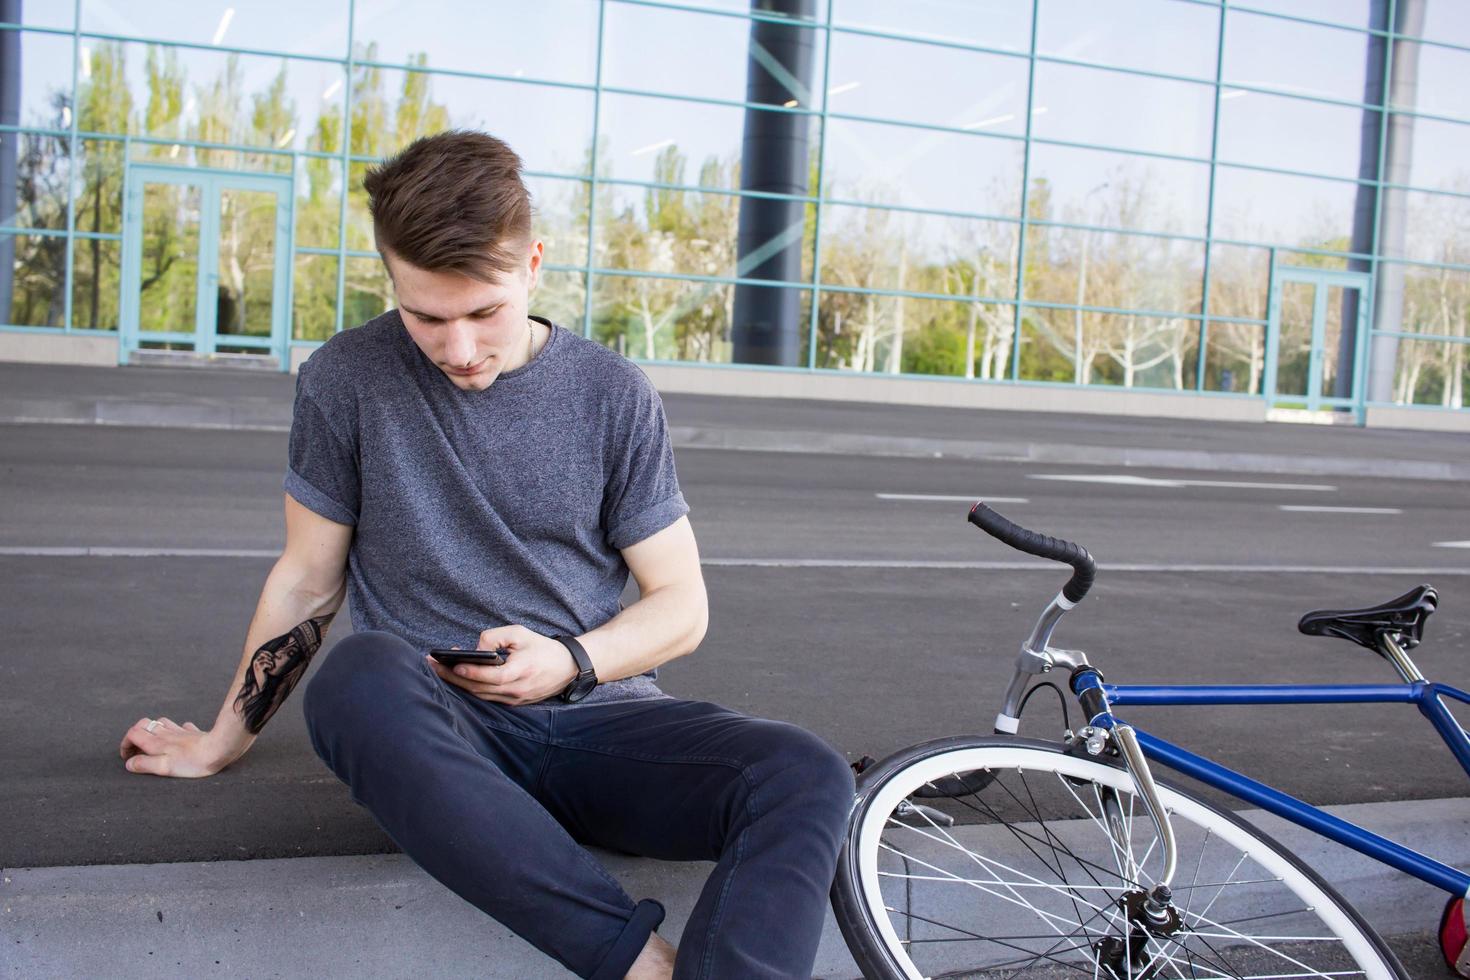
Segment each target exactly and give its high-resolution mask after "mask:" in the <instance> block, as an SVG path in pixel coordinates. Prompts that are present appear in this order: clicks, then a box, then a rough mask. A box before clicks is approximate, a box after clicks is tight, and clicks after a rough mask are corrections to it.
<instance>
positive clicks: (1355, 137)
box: [1219, 88, 1378, 178]
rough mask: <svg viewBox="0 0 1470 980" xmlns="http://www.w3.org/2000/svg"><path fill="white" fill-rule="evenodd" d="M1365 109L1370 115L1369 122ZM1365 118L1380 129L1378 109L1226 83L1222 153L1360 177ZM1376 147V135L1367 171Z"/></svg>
mask: <svg viewBox="0 0 1470 980" xmlns="http://www.w3.org/2000/svg"><path fill="white" fill-rule="evenodd" d="M1365 115H1367V116H1369V117H1371V118H1370V119H1369V120H1367V121H1366V123H1365ZM1365 124H1367V125H1371V126H1373V127H1374V129H1375V132H1376V130H1377V127H1378V113H1377V112H1376V111H1373V110H1364V109H1353V108H1349V107H1347V106H1338V105H1327V104H1325V103H1322V102H1308V101H1306V100H1304V99H1293V98H1288V97H1285V96H1278V95H1263V94H1262V93H1260V92H1248V91H1246V90H1245V89H1230V88H1226V89H1224V90H1223V91H1221V93H1220V144H1219V147H1220V148H1219V155H1220V159H1221V160H1228V161H1230V162H1231V163H1253V164H1257V165H1259V166H1262V167H1280V168H1281V169H1283V170H1307V171H1311V172H1314V173H1320V174H1327V175H1329V176H1333V177H1352V178H1357V177H1358V176H1359V175H1360V172H1361V171H1360V168H1361V167H1362V164H1363V162H1364V161H1362V159H1361V156H1362V137H1363V126H1364V125H1365ZM1377 148H1378V140H1377V139H1376V137H1375V138H1374V139H1373V141H1372V143H1371V144H1370V147H1369V149H1370V152H1372V154H1373V156H1372V158H1371V159H1369V160H1368V161H1366V162H1367V165H1368V169H1367V171H1366V172H1362V175H1363V176H1367V177H1370V178H1371V177H1372V175H1373V173H1374V172H1375V171H1376V170H1377V168H1378V154H1377Z"/></svg>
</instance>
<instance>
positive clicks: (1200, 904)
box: [832, 502, 1470, 980]
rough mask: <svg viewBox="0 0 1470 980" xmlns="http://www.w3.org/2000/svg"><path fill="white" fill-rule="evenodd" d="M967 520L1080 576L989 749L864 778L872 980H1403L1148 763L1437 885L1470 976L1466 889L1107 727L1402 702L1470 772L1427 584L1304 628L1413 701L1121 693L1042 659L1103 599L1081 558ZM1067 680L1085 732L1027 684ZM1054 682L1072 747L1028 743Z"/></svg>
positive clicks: (1460, 695)
mask: <svg viewBox="0 0 1470 980" xmlns="http://www.w3.org/2000/svg"><path fill="white" fill-rule="evenodd" d="M969 520H970V522H971V523H973V524H975V525H976V526H977V527H979V528H981V529H982V530H984V531H985V532H987V533H988V534H990V535H991V536H993V537H995V538H997V539H998V540H1000V541H1002V542H1004V543H1005V544H1008V545H1010V546H1011V547H1013V548H1016V549H1018V550H1020V551H1023V552H1026V553H1028V554H1032V555H1036V556H1038V557H1042V558H1050V559H1053V560H1057V561H1061V562H1065V563H1067V564H1069V565H1071V566H1072V568H1073V574H1072V577H1071V579H1070V580H1069V581H1068V582H1067V584H1066V585H1065V586H1064V587H1063V589H1062V591H1061V592H1060V593H1059V594H1058V595H1057V596H1056V598H1054V599H1053V600H1052V601H1051V602H1050V603H1049V604H1048V605H1047V607H1046V609H1045V610H1044V611H1043V612H1042V614H1041V616H1040V618H1039V619H1038V620H1037V622H1036V626H1035V628H1034V629H1033V630H1032V631H1031V634H1030V636H1029V637H1028V638H1027V639H1026V641H1025V642H1024V643H1023V644H1022V645H1021V651H1020V654H1019V656H1018V657H1017V660H1016V665H1015V669H1014V671H1013V672H1012V675H1011V680H1010V684H1009V685H1008V687H1007V689H1006V693H1005V700H1004V705H1003V707H1002V709H1001V711H1000V713H999V715H998V716H997V718H996V722H995V734H994V735H991V736H985V735H972V736H957V737H950V738H942V739H936V740H933V741H928V742H923V743H920V744H918V745H914V746H911V747H909V748H907V749H903V750H900V751H899V752H897V753H895V754H894V755H892V756H890V757H889V758H887V759H885V760H883V761H882V762H880V763H876V764H873V765H871V766H869V767H868V768H866V769H864V770H862V772H861V773H860V774H859V777H858V786H857V796H856V798H855V801H854V806H853V811H852V815H851V817H850V820H849V826H848V832H847V839H846V843H845V845H844V847H843V850H842V853H841V856H840V858H839V861H838V868H837V876H836V880H835V881H834V883H833V887H832V903H833V908H834V911H835V912H836V918H837V922H838V925H839V926H840V927H841V929H842V933H843V936H844V938H845V939H846V940H847V944H848V947H849V949H850V950H851V952H852V954H853V956H854V958H855V959H856V960H857V962H858V964H859V966H860V967H862V969H863V973H864V976H866V977H869V978H890V977H905V978H918V977H935V976H966V977H969V976H988V975H992V974H993V975H997V976H1008V977H1009V976H1025V977H1032V976H1053V975H1055V976H1068V977H1093V978H1107V980H1143V978H1149V977H1211V978H1216V977H1236V978H1242V977H1272V978H1275V977H1325V976H1331V977H1354V976H1365V977H1369V978H1374V980H1377V978H1402V977H1406V976H1407V974H1406V973H1405V972H1404V970H1403V967H1402V966H1401V965H1400V964H1399V962H1398V960H1397V959H1396V958H1395V956H1394V954H1393V952H1392V951H1391V950H1390V949H1389V948H1388V946H1387V945H1385V943H1384V942H1383V940H1382V938H1381V937H1380V936H1379V935H1378V934H1377V933H1376V932H1375V931H1374V929H1373V927H1372V926H1371V925H1369V924H1368V923H1367V922H1366V921H1365V920H1364V919H1363V918H1362V916H1360V915H1359V914H1358V913H1357V911H1355V910H1354V909H1353V908H1352V907H1351V906H1350V905H1349V904H1348V902H1347V901H1346V900H1344V899H1343V898H1342V897H1341V896H1340V895H1339V894H1338V893H1337V892H1336V891H1335V890H1334V889H1333V888H1332V887H1331V886H1330V885H1329V884H1328V883H1327V882H1326V881H1324V880H1323V879H1322V878H1321V876H1320V875H1318V874H1317V873H1316V872H1315V871H1314V870H1312V869H1311V868H1310V867H1308V866H1306V865H1305V864H1304V863H1303V862H1302V861H1300V860H1299V859H1298V858H1296V857H1295V856H1294V855H1292V854H1291V853H1290V852H1288V851H1287V850H1286V849H1285V848H1283V847H1282V846H1281V845H1280V844H1278V843H1276V842H1275V841H1274V840H1272V839H1271V838H1270V837H1269V836H1267V835H1266V834H1265V833H1263V832H1262V831H1260V830H1259V829H1257V828H1256V827H1254V826H1252V825H1251V824H1250V823H1248V822H1247V821H1245V820H1244V819H1242V818H1241V817H1239V816H1238V815H1236V814H1235V813H1233V812H1231V811H1229V810H1226V809H1223V808H1221V807H1217V806H1215V805H1213V804H1211V803H1209V802H1207V801H1205V800H1203V799H1201V798H1200V797H1199V796H1197V795H1195V794H1194V793H1192V792H1190V791H1189V790H1186V789H1183V788H1181V787H1179V786H1175V785H1172V784H1170V783H1168V782H1165V781H1161V780H1156V779H1155V778H1154V776H1153V774H1152V771H1151V768H1150V767H1151V765H1162V766H1165V767H1168V768H1170V769H1173V770H1175V771H1176V772H1179V773H1181V774H1184V775H1187V776H1190V777H1192V778H1194V779H1196V780H1199V781H1200V782H1203V783H1204V784H1206V785H1208V786H1211V787H1214V788H1216V789H1218V790H1222V791H1224V792H1226V793H1228V794H1230V795H1232V796H1234V797H1236V798H1238V799H1240V800H1242V801H1245V802H1247V803H1250V804H1253V805H1255V806H1258V807H1260V808H1262V809H1264V810H1266V811H1268V812H1270V813H1274V814H1276V815H1278V816H1280V817H1283V818H1285V819H1286V820H1288V821H1291V822H1292V823H1295V824H1298V825H1300V826H1302V827H1306V828H1308V829H1310V830H1313V831H1315V832H1317V833H1319V834H1321V835H1323V836H1325V837H1328V838H1330V839H1332V840H1335V841H1337V842H1339V843H1341V844H1344V845H1346V846H1348V847H1350V848H1353V849H1354V850H1357V851H1359V852H1361V853H1363V854H1366V855H1368V856H1369V857H1371V858H1374V859H1376V860H1378V861H1380V862H1382V863H1384V864H1386V865H1389V866H1391V867H1393V868H1396V869H1398V870H1400V871H1403V872H1406V873H1408V874H1410V875H1413V876H1415V877H1417V878H1419V879H1421V880H1423V881H1426V882H1429V883H1430V884H1432V885H1435V886H1437V887H1439V888H1442V889H1443V890H1445V891H1446V892H1447V893H1448V894H1449V896H1450V897H1449V901H1448V902H1447V904H1446V907H1445V914H1444V917H1443V919H1442V920H1441V926H1440V930H1441V931H1440V937H1441V946H1442V950H1443V951H1444V953H1445V956H1446V959H1447V961H1448V962H1449V963H1450V965H1451V967H1452V968H1454V969H1456V970H1457V971H1458V972H1460V975H1462V976H1470V950H1467V948H1466V946H1465V942H1464V934H1465V926H1466V920H1465V914H1466V910H1465V902H1464V899H1465V896H1466V894H1467V889H1470V875H1467V874H1465V873H1464V872H1462V871H1459V870H1457V869H1455V868H1453V867H1451V866H1449V865H1447V864H1444V863H1442V862H1439V861H1436V860H1433V859H1432V858H1429V857H1425V856H1424V855H1421V854H1419V853H1417V852H1415V851H1413V850H1411V849H1409V848H1407V847H1405V846H1403V845H1401V844H1398V843H1395V842H1393V841H1391V840H1388V839H1386V838H1384V837H1381V836H1379V835H1377V834H1374V833H1371V832H1369V831H1367V830H1364V829H1362V828H1360V827H1358V826H1356V825H1354V824H1351V823H1349V822H1347V821H1344V820H1342V819H1340V818H1339V817H1337V816H1335V815H1333V814H1329V813H1326V812H1324V811H1322V810H1319V809H1318V808H1316V807H1314V806H1311V805H1309V804H1307V803H1304V802H1302V801H1300V800H1297V799H1295V798H1293V797H1291V796H1288V795H1286V794H1284V793H1281V792H1279V791H1277V790H1275V789H1272V788H1271V787H1270V786H1267V785H1266V784H1264V783H1261V782H1258V781H1256V780H1254V779H1251V778H1249V777H1246V776H1243V775H1241V774H1239V773H1237V772H1234V771H1232V770H1229V769H1226V768H1225V767H1223V766H1220V765H1218V764H1216V763H1214V762H1211V761H1210V760H1209V759H1207V758H1204V757H1203V756H1200V755H1196V754H1194V753H1192V752H1189V751H1187V750H1185V749H1183V748H1180V747H1178V746H1176V745H1174V744H1172V743H1170V742H1168V741H1165V740H1164V739H1162V738H1158V737H1155V736H1153V735H1150V734H1148V733H1147V732H1145V731H1142V730H1140V729H1137V728H1135V727H1134V726H1132V725H1130V724H1128V723H1126V722H1125V721H1123V720H1122V719H1120V718H1118V717H1117V716H1115V715H1114V714H1113V708H1114V707H1117V706H1122V705H1165V704H1172V705H1222V704H1345V705H1351V704H1360V703H1370V702H1373V703H1381V702H1399V703H1410V704H1414V705H1417V706H1418V708H1419V710H1420V712H1421V713H1423V714H1424V715H1425V716H1426V717H1427V718H1428V719H1429V720H1430V722H1431V723H1432V724H1433V726H1434V728H1435V730H1436V731H1437V732H1438V733H1439V735H1440V737H1441V738H1442V739H1443V740H1444V742H1445V744H1446V745H1448V746H1449V747H1450V749H1451V751H1452V752H1453V753H1454V755H1455V757H1456V759H1457V760H1458V761H1459V762H1460V764H1461V766H1462V767H1464V769H1465V771H1466V773H1467V775H1470V733H1467V732H1466V730H1465V729H1464V728H1463V727H1461V725H1460V724H1459V723H1458V722H1457V721H1456V720H1455V718H1454V716H1453V715H1451V713H1450V710H1449V708H1448V707H1447V704H1446V702H1448V701H1456V702H1460V703H1470V694H1467V693H1466V692H1464V691H1460V690H1457V689H1455V688H1453V687H1450V686H1448V685H1444V684H1436V683H1431V682H1429V681H1427V680H1425V678H1424V676H1423V675H1422V674H1421V673H1420V672H1419V669H1418V668H1417V667H1416V666H1415V665H1414V663H1413V661H1412V660H1410V658H1409V656H1408V653H1407V651H1408V650H1409V649H1412V648H1413V647H1415V646H1417V645H1418V643H1419V642H1420V639H1421V638H1422V634H1423V629H1424V623H1425V620H1426V619H1428V617H1429V615H1430V614H1431V613H1433V611H1434V609H1435V606H1436V604H1437V602H1438V595H1437V593H1436V592H1435V591H1434V589H1433V588H1432V587H1430V586H1428V585H1424V586H1420V587H1419V588H1417V589H1414V590H1413V591H1411V592H1409V593H1406V594H1405V595H1402V596H1399V597H1398V598H1396V599H1393V600H1391V601H1389V602H1386V603H1383V604H1381V605H1378V606H1372V607H1368V608H1365V609H1353V610H1338V611H1333V610H1322V611H1317V612H1311V613H1308V614H1307V615H1305V616H1303V617H1302V619H1301V622H1300V623H1299V628H1300V629H1301V631H1302V632H1304V633H1308V634H1314V635H1322V636H1338V637H1343V638H1346V639H1350V640H1352V641H1353V642H1355V643H1358V644H1359V645H1362V646H1365V647H1368V648H1369V649H1371V650H1373V651H1374V652H1376V653H1378V654H1379V655H1380V656H1382V657H1384V659H1386V660H1387V661H1388V662H1389V663H1390V664H1391V665H1392V666H1393V667H1394V669H1395V670H1396V671H1397V673H1398V674H1399V676H1400V677H1401V678H1402V683H1399V684H1385V685H1361V684H1356V685H1258V684H1249V685H1226V686H1157V685H1152V686H1151V685H1124V684H1110V683H1106V682H1104V680H1103V677H1102V673H1101V672H1100V671H1099V670H1098V669H1097V667H1095V666H1093V665H1091V664H1090V663H1089V662H1088V660H1087V657H1086V655H1085V654H1084V653H1082V652H1081V651H1078V650H1064V649H1058V648H1054V647H1052V646H1051V643H1050V641H1051V637H1052V634H1053V632H1054V631H1055V629H1056V628H1057V625H1058V623H1059V622H1060V621H1061V619H1062V617H1063V616H1064V615H1065V614H1066V613H1067V612H1068V611H1070V610H1071V609H1073V608H1074V607H1075V606H1076V605H1077V604H1078V603H1079V602H1081V601H1082V599H1083V597H1084V596H1085V595H1086V594H1087V591H1088V589H1089V588H1090V587H1091V586H1092V583H1093V579H1094V575H1095V570H1096V569H1095V564H1094V562H1093V559H1092V557H1091V555H1089V554H1088V552H1087V551H1086V549H1084V548H1081V547H1079V546H1078V545H1076V544H1073V543H1070V542H1067V541H1059V540H1057V539H1054V538H1049V537H1044V536H1042V535H1040V534H1037V533H1035V532H1033V531H1028V530H1026V529H1024V528H1021V527H1018V526H1017V525H1015V524H1013V523H1011V522H1010V521H1008V520H1006V519H1005V518H1004V517H1001V516H1000V515H999V514H997V513H995V512H994V511H993V510H991V509H990V508H988V507H986V506H985V505H984V503H983V502H982V503H977V504H976V505H975V506H974V507H973V508H972V509H971V511H970V515H969ZM1063 670H1065V671H1066V672H1067V681H1066V687H1067V688H1068V690H1069V691H1070V693H1071V695H1072V697H1073V698H1075V700H1076V702H1077V703H1078V704H1080V706H1081V709H1082V721H1083V723H1084V724H1083V725H1081V726H1080V727H1079V728H1078V729H1077V730H1076V731H1072V730H1071V728H1070V714H1069V710H1068V706H1069V703H1070V702H1069V701H1068V699H1067V698H1066V696H1064V695H1063V694H1062V692H1061V690H1060V689H1059V688H1057V686H1056V684H1053V683H1051V682H1049V681H1046V680H1043V681H1041V682H1040V683H1038V684H1035V685H1032V684H1031V682H1032V680H1033V679H1034V678H1036V677H1038V676H1040V675H1047V674H1053V673H1054V672H1060V671H1063ZM1045 687H1050V688H1052V689H1053V690H1056V692H1057V694H1058V697H1059V698H1061V700H1062V710H1063V713H1064V717H1063V727H1064V729H1065V731H1064V734H1063V737H1062V739H1061V740H1060V741H1046V740H1040V739H1035V738H1027V737H1022V736H1019V735H1017V734H1016V733H1017V731H1018V729H1019V724H1020V717H1021V714H1022V712H1023V711H1024V709H1025V706H1026V703H1027V701H1028V699H1029V698H1030V697H1031V696H1032V694H1034V693H1035V692H1036V691H1039V690H1042V689H1043V688H1045ZM1028 689H1029V690H1028ZM1457 961H1458V962H1457Z"/></svg>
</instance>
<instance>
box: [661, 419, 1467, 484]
mask: <svg viewBox="0 0 1470 980" xmlns="http://www.w3.org/2000/svg"><path fill="white" fill-rule="evenodd" d="M669 433H670V435H671V436H672V438H673V440H674V445H675V446H677V447H679V448H681V449H684V448H688V449H729V450H745V451H752V452H791V453H837V454H846V455H860V456H903V457H923V458H931V459H939V458H943V459H964V460H977V461H979V460H999V461H1010V462H1015V461H1023V462H1031V463H1063V464H1075V465H1084V466H1120V467H1154V468H1159V469H1177V470H1213V471H1219V472H1230V473H1275V474H1281V475H1297V476H1378V477H1387V478H1391V479H1397V480H1470V463H1459V462H1456V463H1451V462H1444V461H1440V460H1401V459H1374V458H1359V457H1347V456H1293V455H1287V454H1284V453H1240V452H1211V451H1208V450H1199V451H1190V450H1179V449H1143V448H1138V447H1128V446H1081V445H1068V444H1065V443H1036V442H983V441H975V440H968V439H925V438H918V437H912V436H876V435H856V434H848V433H841V432H802V431H771V430H760V429H724V428H721V429H715V428H699V427H693V426H670V427H669Z"/></svg>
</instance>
